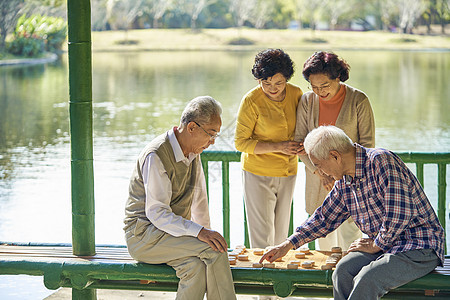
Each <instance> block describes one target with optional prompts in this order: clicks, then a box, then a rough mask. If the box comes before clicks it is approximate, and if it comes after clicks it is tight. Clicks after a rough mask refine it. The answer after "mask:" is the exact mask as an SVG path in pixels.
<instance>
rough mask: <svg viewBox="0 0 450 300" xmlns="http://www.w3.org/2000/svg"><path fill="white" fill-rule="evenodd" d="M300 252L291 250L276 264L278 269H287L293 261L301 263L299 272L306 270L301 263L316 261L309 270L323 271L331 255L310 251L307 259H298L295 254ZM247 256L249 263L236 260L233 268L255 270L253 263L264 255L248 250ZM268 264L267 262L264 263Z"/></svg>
mask: <svg viewBox="0 0 450 300" xmlns="http://www.w3.org/2000/svg"><path fill="white" fill-rule="evenodd" d="M298 252H299V251H298V250H289V252H288V253H287V254H286V255H285V256H284V257H283V258H282V260H281V261H278V262H274V263H275V268H276V269H287V265H288V264H290V263H291V262H292V261H300V266H299V268H298V269H299V270H302V269H305V268H302V266H301V263H302V262H304V261H314V267H312V268H308V270H321V266H322V265H325V264H326V260H327V258H328V257H329V256H330V255H331V252H330V251H318V250H310V254H306V255H305V258H296V257H295V253H298ZM245 254H247V255H248V261H241V260H238V259H236V264H235V265H231V267H232V268H253V263H257V262H259V260H260V259H261V257H262V255H255V254H254V253H253V249H246V252H245ZM264 263H267V261H264V262H263V264H264Z"/></svg>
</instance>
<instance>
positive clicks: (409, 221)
mask: <svg viewBox="0 0 450 300" xmlns="http://www.w3.org/2000/svg"><path fill="white" fill-rule="evenodd" d="M355 146H356V167H355V171H356V173H355V177H354V178H352V177H351V176H348V175H346V176H344V177H343V178H342V179H341V180H339V181H336V183H335V185H334V187H333V189H332V190H331V192H330V193H329V194H328V196H327V198H326V199H325V200H324V202H323V204H322V206H320V207H319V208H317V209H316V211H315V212H314V214H313V215H312V216H311V217H310V218H309V219H308V220H306V221H305V223H303V224H302V225H301V226H299V227H298V228H297V229H296V232H295V233H294V234H292V235H291V236H290V237H289V238H288V239H289V241H290V242H291V243H292V244H293V245H294V246H295V247H296V248H298V247H300V246H301V245H303V244H306V243H308V242H310V241H313V240H315V239H317V238H321V237H325V236H326V235H327V234H328V233H330V232H332V231H333V230H335V229H336V228H337V227H339V225H341V224H342V223H343V222H344V221H345V220H347V219H348V218H349V217H352V218H353V220H354V221H355V224H356V225H357V226H358V228H359V229H360V230H361V231H362V232H364V233H365V234H367V235H368V236H369V238H371V239H374V241H375V244H376V245H377V246H378V247H380V248H381V249H382V250H383V252H385V253H392V254H394V253H398V252H405V251H410V250H414V249H429V248H431V249H434V250H435V252H436V254H437V255H438V257H439V258H440V259H441V263H443V262H444V243H445V237H444V229H443V228H442V226H441V225H440V223H439V220H438V218H437V216H436V214H435V212H434V210H433V208H432V206H431V204H430V202H429V201H428V198H427V196H426V195H425V193H424V192H423V189H422V187H421V186H420V183H419V181H418V180H417V178H416V177H415V176H414V174H413V173H412V172H411V171H410V170H409V169H408V167H407V166H406V165H405V164H404V163H403V161H402V160H401V159H400V158H399V157H398V156H397V155H396V154H394V153H392V152H390V151H388V150H385V149H372V148H364V147H362V146H360V145H358V144H355Z"/></svg>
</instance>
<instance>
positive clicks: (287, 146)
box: [276, 141, 303, 155]
mask: <svg viewBox="0 0 450 300" xmlns="http://www.w3.org/2000/svg"><path fill="white" fill-rule="evenodd" d="M276 144H278V145H277V149H278V151H276V152H281V153H283V154H286V155H297V153H298V152H299V151H300V149H302V148H303V143H299V142H294V141H285V142H279V143H276Z"/></svg>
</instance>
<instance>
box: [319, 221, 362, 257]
mask: <svg viewBox="0 0 450 300" xmlns="http://www.w3.org/2000/svg"><path fill="white" fill-rule="evenodd" d="M359 238H362V232H361V230H359V228H358V227H357V226H356V225H355V222H353V219H352V218H349V219H347V221H345V222H344V223H342V224H341V226H339V227H338V228H337V229H336V230H335V231H333V232H332V233H329V234H328V235H327V236H326V237H324V238H320V239H317V240H316V241H317V242H318V244H319V249H320V250H322V251H331V248H333V247H341V248H342V250H344V251H346V250H347V249H348V247H349V246H350V244H351V243H353V241H355V240H357V239H359Z"/></svg>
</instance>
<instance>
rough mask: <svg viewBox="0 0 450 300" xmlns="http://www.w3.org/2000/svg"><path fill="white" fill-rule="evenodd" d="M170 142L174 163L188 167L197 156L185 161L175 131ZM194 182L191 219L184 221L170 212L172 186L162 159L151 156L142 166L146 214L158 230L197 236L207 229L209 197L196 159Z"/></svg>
mask: <svg viewBox="0 0 450 300" xmlns="http://www.w3.org/2000/svg"><path fill="white" fill-rule="evenodd" d="M168 136H169V142H170V144H171V146H172V149H173V153H174V155H175V159H176V161H177V162H179V161H182V162H183V163H185V164H186V165H187V166H189V165H190V164H191V163H192V161H193V160H194V159H195V157H196V156H197V155H198V154H197V155H196V154H193V153H191V154H190V155H189V158H186V157H185V156H184V154H183V151H182V150H181V147H180V144H179V143H178V140H177V138H176V136H175V133H174V129H172V130H170V131H169V133H168ZM198 164H199V166H198V167H197V181H196V183H195V187H194V196H193V201H192V206H191V220H187V219H185V218H183V217H181V216H178V215H176V214H174V213H173V212H172V209H171V208H170V200H171V198H172V183H171V181H170V179H169V177H168V176H167V173H166V171H165V169H164V166H163V164H162V162H161V159H160V158H159V157H158V155H157V154H155V153H150V154H149V155H148V156H147V157H146V158H145V161H144V164H143V166H142V170H141V171H142V176H143V180H144V187H145V195H146V197H145V214H146V216H147V218H148V219H149V220H150V222H152V224H153V225H155V226H156V227H157V228H158V229H160V230H162V231H164V232H167V233H168V234H170V235H173V236H183V235H189V236H194V237H196V236H197V235H198V234H199V232H200V230H201V229H202V228H203V227H205V228H208V229H209V228H210V218H209V208H208V196H207V193H206V181H205V175H204V173H203V167H202V164H201V163H200V160H198Z"/></svg>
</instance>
